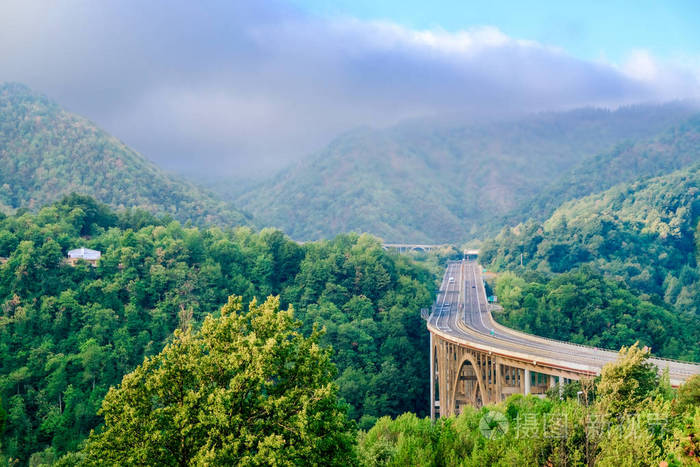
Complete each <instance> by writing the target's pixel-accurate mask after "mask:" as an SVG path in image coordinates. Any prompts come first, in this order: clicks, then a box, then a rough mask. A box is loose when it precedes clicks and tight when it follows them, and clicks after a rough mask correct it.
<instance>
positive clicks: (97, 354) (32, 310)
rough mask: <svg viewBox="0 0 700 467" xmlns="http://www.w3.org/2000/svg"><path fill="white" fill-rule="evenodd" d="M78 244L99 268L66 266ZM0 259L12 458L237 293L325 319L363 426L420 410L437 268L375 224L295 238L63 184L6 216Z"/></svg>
mask: <svg viewBox="0 0 700 467" xmlns="http://www.w3.org/2000/svg"><path fill="white" fill-rule="evenodd" d="M83 246H85V247H88V248H92V249H96V250H99V251H101V252H102V258H101V260H100V261H99V264H98V266H97V267H91V266H90V265H88V264H87V263H82V264H78V265H77V266H75V267H71V266H69V265H67V264H66V263H65V261H64V258H65V255H66V251H67V250H70V249H72V248H78V247H83ZM0 257H2V258H4V259H3V260H2V261H1V262H0V304H1V307H2V316H1V317H0V368H2V370H0V397H1V398H2V412H3V413H4V418H5V420H4V432H3V436H2V444H1V448H2V452H3V454H4V455H5V456H6V458H13V459H19V460H20V461H21V462H22V463H26V462H27V461H28V459H29V457H30V456H31V455H32V453H37V452H43V451H45V450H48V451H47V453H48V454H51V455H60V454H63V453H65V452H67V451H70V450H74V449H76V448H77V446H78V444H79V443H80V441H81V440H82V439H83V438H84V437H85V436H87V435H88V433H89V432H90V430H91V429H92V428H95V427H96V426H98V425H99V424H100V423H101V420H102V419H101V417H100V416H98V415H97V411H98V409H99V407H100V405H101V404H102V401H103V399H104V397H105V395H106V394H107V391H108V389H109V387H110V386H113V385H116V384H117V383H118V382H119V381H120V380H121V378H122V377H123V375H125V374H126V373H128V372H130V371H132V370H133V369H134V368H135V367H136V366H137V365H139V364H141V363H142V361H143V360H144V357H149V356H154V355H156V354H158V353H159V352H160V351H161V350H162V349H163V347H164V345H165V344H166V343H167V342H169V341H170V340H171V339H172V336H173V331H174V330H175V329H178V328H186V327H188V326H193V327H194V328H197V327H198V326H199V325H200V323H201V322H202V321H203V318H204V317H205V316H207V315H209V314H211V313H214V314H216V313H217V312H218V310H219V309H220V307H221V306H222V305H223V304H225V303H226V302H227V300H228V297H229V296H230V295H238V296H241V297H242V300H244V301H245V302H246V303H247V302H249V301H250V300H252V299H253V298H254V297H258V298H259V299H261V300H262V299H264V298H265V297H267V296H268V295H279V297H280V301H281V304H282V306H284V307H287V306H291V307H293V309H294V316H295V317H296V319H299V320H300V321H301V324H300V326H301V329H302V332H304V333H305V334H306V335H309V334H311V332H312V327H313V325H314V323H317V324H319V325H321V326H325V328H326V332H325V334H324V335H323V336H322V337H320V343H321V344H322V345H328V344H332V346H333V354H332V361H333V363H335V365H336V367H337V375H336V378H335V381H336V383H337V385H338V387H339V395H340V397H341V398H342V400H344V401H345V402H346V403H347V404H349V416H350V418H351V419H355V420H357V421H358V423H359V426H360V427H363V428H369V427H370V426H372V424H373V423H374V421H375V420H376V419H377V418H378V417H380V416H384V415H394V416H396V415H399V414H401V413H403V412H406V411H411V412H415V413H418V414H423V413H424V412H425V409H426V407H427V406H426V403H425V401H426V400H427V394H426V391H427V387H426V385H425V384H424V380H425V374H426V372H427V350H428V344H427V333H426V332H425V327H424V323H423V322H422V321H421V319H420V313H419V311H420V309H421V308H422V307H427V306H429V305H430V302H431V299H432V291H433V289H434V287H435V276H434V275H433V274H432V273H430V272H429V271H428V270H427V269H425V268H423V267H419V266H417V265H415V264H414V263H412V262H411V261H410V260H409V259H408V258H406V257H402V256H398V255H397V254H395V253H389V252H385V251H384V250H383V249H382V248H381V245H380V244H379V242H378V240H376V239H375V238H373V237H370V236H367V235H363V236H358V235H354V234H350V235H342V236H339V237H336V238H335V239H334V240H331V241H324V242H319V243H311V244H305V245H298V244H297V243H294V242H292V241H290V240H289V239H287V238H285V236H284V235H283V234H282V233H281V232H279V231H274V230H263V231H262V232H260V233H254V232H253V231H251V230H250V229H248V228H246V227H243V228H238V229H235V230H230V229H229V230H222V229H220V228H216V227H212V228H208V229H199V228H195V227H184V226H182V225H181V224H179V223H177V222H176V221H172V220H170V219H168V218H157V217H154V216H153V215H151V214H149V213H147V212H146V211H142V210H131V211H119V212H114V211H112V210H111V209H110V208H108V207H107V206H105V205H103V204H100V203H98V202H96V201H94V200H93V199H92V198H88V197H84V196H79V195H71V196H68V197H67V198H65V199H63V200H62V201H60V202H58V203H56V204H53V205H50V206H47V207H45V208H43V209H41V210H40V211H38V212H37V213H36V214H32V213H28V212H24V213H17V214H16V215H12V216H2V217H0ZM45 454H46V453H45ZM48 454H47V455H48Z"/></svg>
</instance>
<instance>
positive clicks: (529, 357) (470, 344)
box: [424, 259, 700, 419]
mask: <svg viewBox="0 0 700 467" xmlns="http://www.w3.org/2000/svg"><path fill="white" fill-rule="evenodd" d="M425 315H428V314H427V313H424V317H427V326H428V331H429V332H430V415H431V418H433V419H434V418H435V416H436V414H439V415H440V416H449V415H456V414H459V413H461V411H462V408H463V407H464V406H465V405H472V406H476V407H480V406H482V405H484V404H492V403H498V402H500V401H502V400H504V399H505V398H506V397H507V396H509V395H510V394H516V393H519V394H540V395H544V394H545V393H546V391H547V390H548V389H549V388H552V387H554V386H556V385H559V386H560V387H561V385H562V384H564V383H566V382H569V381H573V380H579V379H582V378H586V377H594V376H596V375H599V374H600V372H601V370H602V368H603V366H604V365H605V364H606V363H609V362H613V361H615V360H616V359H617V356H618V354H617V352H613V351H609V350H603V349H598V348H594V347H589V346H583V345H577V344H571V343H567V342H561V341H556V340H552V339H546V338H542V337H537V336H533V335H530V334H526V333H523V332H520V331H515V330H513V329H509V328H507V327H505V326H502V325H500V324H498V323H496V322H495V321H494V320H493V318H492V316H491V313H490V309H489V305H488V303H487V299H486V291H485V288H484V283H483V279H482V270H481V268H480V266H479V265H478V264H477V263H476V261H473V260H466V259H465V260H463V261H453V262H450V263H448V265H447V269H446V271H445V275H444V277H443V280H442V284H441V286H440V291H439V293H438V296H437V299H436V302H435V304H434V305H433V308H432V310H431V313H430V314H429V315H428V316H425ZM651 361H652V362H653V363H654V364H655V365H656V366H657V367H658V368H659V370H660V371H662V370H664V369H668V371H669V376H670V379H671V384H672V385H673V386H678V385H680V384H681V383H682V382H683V381H684V380H686V379H687V378H689V377H690V376H691V375H694V374H700V365H697V364H693V363H687V362H678V361H673V360H666V359H659V358H652V359H651Z"/></svg>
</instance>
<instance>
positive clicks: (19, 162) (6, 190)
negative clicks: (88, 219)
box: [0, 83, 250, 225]
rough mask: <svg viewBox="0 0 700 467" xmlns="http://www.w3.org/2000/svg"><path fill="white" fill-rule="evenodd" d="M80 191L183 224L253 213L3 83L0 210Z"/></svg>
mask: <svg viewBox="0 0 700 467" xmlns="http://www.w3.org/2000/svg"><path fill="white" fill-rule="evenodd" d="M72 192H76V193H80V194H87V195H91V196H93V197H95V198H96V199H98V200H99V201H102V202H104V203H107V204H110V205H111V206H113V207H115V208H141V209H145V210H147V211H150V212H152V213H154V214H165V215H170V216H171V217H173V218H174V219H177V220H180V221H181V222H183V223H184V222H186V221H192V222H194V223H199V224H206V223H214V224H220V225H243V224H248V223H250V216H249V215H246V214H244V213H242V212H240V211H238V210H237V209H235V208H233V207H231V205H230V204H229V203H226V202H224V201H222V200H220V199H217V198H216V197H215V196H214V195H212V194H210V193H208V192H207V191H206V190H204V189H202V188H199V187H197V186H195V185H194V184H192V183H190V182H187V181H185V180H182V179H180V178H178V177H175V176H173V175H170V174H167V173H165V172H164V171H163V170H161V169H159V168H158V167H156V166H155V165H154V164H152V163H151V162H149V161H148V160H147V159H146V158H144V157H143V156H142V155H140V154H138V153H137V152H136V151H134V150H133V149H131V148H129V147H128V146H127V145H125V144H124V143H122V142H121V141H119V140H118V139H116V138H115V137H113V136H111V135H110V134H108V133H107V132H105V131H103V130H101V129H100V128H98V127H97V126H96V125H94V124H93V123H92V122H90V121H89V120H87V119H85V118H83V117H80V116H78V115H75V114H73V113H70V112H68V111H67V110H65V109H63V108H61V107H60V106H59V105H58V104H57V103H55V102H53V101H51V100H50V99H48V98H47V97H45V96H42V95H40V94H38V93H35V92H33V91H32V90H30V89H29V88H27V87H26V86H23V85H21V84H16V83H7V84H2V85H0V211H5V212H10V211H13V210H15V209H17V208H28V209H37V208H39V207H41V206H43V205H45V204H48V203H50V202H53V201H56V200H58V199H60V198H61V197H63V196H64V195H66V194H69V193H72Z"/></svg>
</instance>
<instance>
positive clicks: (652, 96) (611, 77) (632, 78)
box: [0, 0, 700, 176]
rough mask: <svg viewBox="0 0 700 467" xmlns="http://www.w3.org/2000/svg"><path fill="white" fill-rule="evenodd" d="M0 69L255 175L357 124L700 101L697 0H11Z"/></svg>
mask: <svg viewBox="0 0 700 467" xmlns="http://www.w3.org/2000/svg"><path fill="white" fill-rule="evenodd" d="M2 4H3V8H2V15H0V81H18V82H21V83H25V84H27V85H29V86H30V87H31V88H33V89H35V90H36V91H39V92H41V93H44V94H46V95H47V96H49V97H51V98H52V99H54V100H56V101H57V102H58V103H59V104H61V105H63V106H65V107H67V108H68V109H69V110H71V111H74V112H76V113H79V114H81V115H84V116H86V117H88V118H89V119H91V120H93V121H94V122H96V123H97V124H98V125H99V126H101V127H103V128H105V129H106V130H107V131H109V132H110V133H112V134H114V135H115V136H117V137H118V138H120V139H121V140H123V141H124V142H126V143H127V144H129V145H130V146H132V147H134V148H136V149H137V150H138V151H140V152H142V153H143V154H144V155H145V156H147V157H148V158H150V159H151V160H153V161H155V162H157V163H158V164H160V165H161V166H164V167H166V168H169V169H171V170H176V171H183V172H187V173H189V172H192V171H200V172H203V173H206V174H209V173H217V174H239V176H240V174H244V176H245V175H247V174H251V173H255V172H257V173H258V174H260V173H264V172H269V171H271V170H277V169H279V168H280V167H282V166H284V165H285V164H289V163H291V162H294V161H296V160H299V159H300V158H302V157H304V156H307V155H309V154H311V153H314V152H316V151H318V150H320V149H322V148H323V147H324V146H325V145H327V144H328V143H329V142H330V141H331V140H332V139H333V138H334V137H335V136H337V135H339V134H341V133H343V132H346V131H348V130H351V129H353V128H357V127H360V126H371V127H380V128H381V127H387V126H391V125H394V124H396V123H398V122H401V121H403V120H406V119H416V118H441V119H452V120H455V121H456V120H459V119H461V118H466V119H468V120H473V119H482V118H494V117H496V118H497V117H501V116H504V117H505V116H512V115H522V114H523V113H530V112H537V111H557V110H565V109H572V108H576V107H583V106H598V107H610V108H615V107H617V106H620V105H629V104H635V103H649V102H664V101H669V100H675V99H685V98H696V99H697V98H700V48H699V42H700V41H698V35H699V34H700V33H699V32H698V31H699V30H700V28H698V27H696V25H698V24H700V17H699V15H698V8H699V7H697V6H696V5H700V0H696V1H686V2H679V1H676V2H668V1H661V0H659V1H654V2H652V1H649V0H638V1H630V2H615V1H607V2H592V1H586V0H579V1H569V0H560V1H557V2H554V1H549V2H536V3H533V2H525V1H523V2H515V1H512V2H497V1H489V2H468V1H467V0H462V1H456V0H451V1H442V2H440V1H437V0H421V1H418V0H392V1H380V0H334V1H321V0H303V1H302V0H235V1H231V0H201V1H197V2H193V1H190V0H149V1H147V2H143V1H141V0H101V1H99V2H92V1H86V0H73V1H70V2H65V3H63V2H62V3H58V2H33V1H27V0H2Z"/></svg>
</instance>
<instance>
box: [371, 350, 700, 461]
mask: <svg viewBox="0 0 700 467" xmlns="http://www.w3.org/2000/svg"><path fill="white" fill-rule="evenodd" d="M647 355H648V354H646V353H645V352H644V351H642V350H641V349H640V348H638V347H637V346H632V347H630V348H626V349H623V350H622V351H621V352H620V358H619V360H618V361H617V362H615V363H612V364H609V365H606V367H605V368H604V369H603V373H602V375H601V377H599V378H597V379H596V380H595V381H590V380H584V381H582V382H576V383H573V384H571V385H567V386H566V387H564V388H561V392H560V389H559V388H554V389H553V390H552V391H550V392H549V394H548V397H547V398H545V399H541V398H538V397H536V396H522V395H520V394H516V395H514V396H511V397H509V398H508V399H506V400H505V401H504V402H502V403H501V404H498V405H493V406H486V407H482V408H481V409H476V408H473V407H470V406H467V407H465V410H464V411H463V412H462V413H461V414H460V415H459V416H458V417H450V418H442V419H439V420H437V421H436V422H435V423H431V421H430V419H427V418H423V419H421V418H420V417H416V416H415V415H414V414H404V415H402V416H400V417H398V418H396V419H393V420H392V419H391V418H389V417H385V418H382V419H380V420H379V421H378V422H377V424H376V425H375V426H374V427H373V428H372V429H371V430H369V431H368V432H366V433H361V434H360V436H359V445H358V454H359V461H360V464H361V465H367V466H378V465H390V466H403V465H440V466H457V465H461V466H484V465H509V466H511V465H513V466H515V465H518V466H519V465H547V466H554V465H556V466H593V465H600V466H610V467H613V466H615V467H618V466H630V467H631V466H650V467H657V466H663V465H667V466H668V465H671V466H686V465H687V466H691V465H698V463H699V462H700V438H699V437H698V436H699V435H700V376H695V377H693V378H692V379H690V380H689V381H687V382H686V383H685V384H684V385H683V386H681V387H680V388H679V390H678V391H677V392H676V391H674V390H672V389H671V387H670V386H669V384H668V381H667V380H665V379H664V378H659V376H658V373H657V371H656V368H655V367H654V366H653V365H651V364H649V363H647V362H646V360H645V358H646V356H647Z"/></svg>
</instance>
